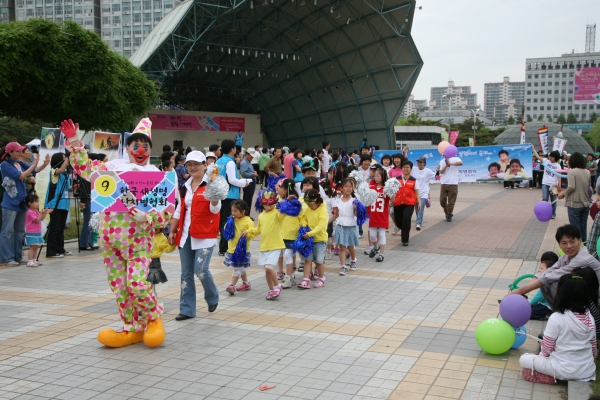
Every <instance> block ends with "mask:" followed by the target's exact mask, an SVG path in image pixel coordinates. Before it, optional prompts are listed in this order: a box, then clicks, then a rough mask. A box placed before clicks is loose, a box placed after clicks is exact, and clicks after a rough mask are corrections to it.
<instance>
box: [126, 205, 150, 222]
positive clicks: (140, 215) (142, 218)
mask: <svg viewBox="0 0 600 400" xmlns="http://www.w3.org/2000/svg"><path fill="white" fill-rule="evenodd" d="M129 213H130V214H131V216H132V217H133V219H134V220H136V221H137V222H148V214H146V213H145V212H143V211H141V210H140V209H138V208H131V209H130V210H129Z"/></svg>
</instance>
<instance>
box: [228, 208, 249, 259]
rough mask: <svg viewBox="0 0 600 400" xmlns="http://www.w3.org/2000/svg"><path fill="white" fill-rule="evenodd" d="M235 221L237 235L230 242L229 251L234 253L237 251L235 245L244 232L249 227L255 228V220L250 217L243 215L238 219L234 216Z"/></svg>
mask: <svg viewBox="0 0 600 400" xmlns="http://www.w3.org/2000/svg"><path fill="white" fill-rule="evenodd" d="M233 221H234V224H235V236H234V237H233V239H231V240H230V241H229V242H228V246H227V252H228V253H229V254H233V252H234V251H235V247H236V246H237V244H238V242H239V241H240V237H241V236H242V232H246V231H247V230H248V229H251V228H254V222H253V221H252V220H251V219H250V217H242V218H237V219H235V218H234V220H233ZM248 247H250V246H248Z"/></svg>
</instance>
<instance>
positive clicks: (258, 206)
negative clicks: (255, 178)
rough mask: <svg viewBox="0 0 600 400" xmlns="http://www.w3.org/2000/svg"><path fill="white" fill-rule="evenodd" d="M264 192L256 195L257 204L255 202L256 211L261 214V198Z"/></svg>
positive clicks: (260, 191) (261, 191)
mask: <svg viewBox="0 0 600 400" xmlns="http://www.w3.org/2000/svg"><path fill="white" fill-rule="evenodd" d="M263 192H264V190H259V191H258V194H257V195H256V202H254V209H255V210H256V211H257V212H258V213H259V214H260V213H261V212H262V203H261V198H262V194H263Z"/></svg>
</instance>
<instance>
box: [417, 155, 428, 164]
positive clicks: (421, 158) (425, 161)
mask: <svg viewBox="0 0 600 400" xmlns="http://www.w3.org/2000/svg"><path fill="white" fill-rule="evenodd" d="M417 162H422V163H425V164H427V159H426V158H425V157H423V156H421V157H419V158H417Z"/></svg>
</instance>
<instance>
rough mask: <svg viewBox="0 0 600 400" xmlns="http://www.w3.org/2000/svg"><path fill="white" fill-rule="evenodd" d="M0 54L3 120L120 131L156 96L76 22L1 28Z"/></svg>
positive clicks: (146, 81) (142, 76)
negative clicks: (69, 123)
mask: <svg viewBox="0 0 600 400" xmlns="http://www.w3.org/2000/svg"><path fill="white" fill-rule="evenodd" d="M0 54H2V57H0V116H9V117H16V118H18V119H20V120H25V121H40V120H42V121H49V122H50V123H51V124H52V125H57V124H58V123H59V122H60V121H62V120H63V119H68V118H71V119H73V121H75V122H78V123H79V125H80V128H81V129H84V130H94V129H103V130H112V131H121V130H124V129H127V128H130V127H131V125H132V124H133V123H134V122H135V120H136V119H137V118H139V116H140V115H142V114H143V113H144V112H145V111H146V110H148V109H149V108H150V107H151V104H152V102H153V101H154V100H155V99H156V97H157V95H156V90H155V88H154V84H153V83H152V82H151V81H150V80H149V79H148V78H147V77H146V75H145V74H144V73H143V72H142V71H140V70H139V69H138V68H136V67H135V66H133V64H131V63H130V62H129V61H128V60H126V59H125V58H123V57H121V56H119V55H118V54H116V53H115V52H113V51H111V50H110V49H109V48H108V47H107V46H106V44H105V43H104V42H102V40H101V39H100V36H98V35H97V34H96V33H94V32H90V31H86V30H85V29H83V28H82V27H80V26H79V25H77V24H75V23H74V22H72V21H66V22H65V23H64V24H62V25H58V24H56V23H54V22H50V21H44V20H41V19H31V20H28V21H24V22H11V23H8V24H0Z"/></svg>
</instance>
